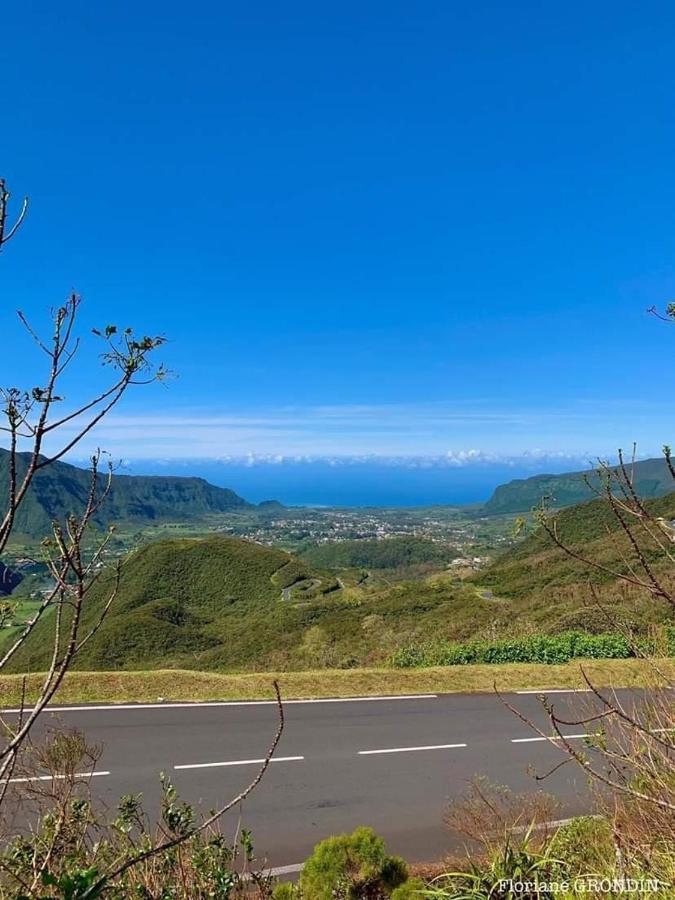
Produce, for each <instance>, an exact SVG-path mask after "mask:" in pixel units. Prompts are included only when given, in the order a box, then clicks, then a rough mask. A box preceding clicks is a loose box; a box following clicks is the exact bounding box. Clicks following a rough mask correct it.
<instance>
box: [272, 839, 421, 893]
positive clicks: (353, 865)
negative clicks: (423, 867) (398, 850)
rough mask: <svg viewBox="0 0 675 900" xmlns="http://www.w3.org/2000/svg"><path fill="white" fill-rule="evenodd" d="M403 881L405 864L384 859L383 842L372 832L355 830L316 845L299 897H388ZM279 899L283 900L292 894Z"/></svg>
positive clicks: (308, 861)
mask: <svg viewBox="0 0 675 900" xmlns="http://www.w3.org/2000/svg"><path fill="white" fill-rule="evenodd" d="M407 877H408V869H407V866H406V864H405V862H404V861H403V860H402V859H400V858H399V857H397V856H388V855H387V853H386V851H385V846H384V841H383V840H382V838H381V837H378V835H376V834H375V832H374V831H373V830H372V828H357V829H356V831H354V832H353V833H352V834H340V835H337V836H336V837H330V838H327V839H326V840H325V841H321V843H320V844H317V846H316V847H315V848H314V851H313V853H312V855H311V856H310V857H309V859H308V860H307V861H306V863H305V866H304V868H303V870H302V874H301V876H300V884H299V888H300V896H301V897H302V900H334V898H335V897H336V896H340V897H344V898H345V900H359V898H375V897H377V896H378V895H381V896H383V897H389V896H391V892H392V891H393V890H394V889H395V888H397V887H398V886H399V885H401V884H403V883H404V882H405V881H406V879H407ZM280 896H281V897H282V898H283V900H287V898H289V897H292V896H293V894H292V893H291V894H288V893H287V894H286V895H285V896H284V895H283V894H282V895H280Z"/></svg>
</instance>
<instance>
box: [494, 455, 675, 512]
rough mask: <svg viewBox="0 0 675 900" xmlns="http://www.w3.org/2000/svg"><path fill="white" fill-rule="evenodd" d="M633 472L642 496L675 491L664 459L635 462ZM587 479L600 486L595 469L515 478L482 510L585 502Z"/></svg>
mask: <svg viewBox="0 0 675 900" xmlns="http://www.w3.org/2000/svg"><path fill="white" fill-rule="evenodd" d="M634 473H635V480H634V486H635V489H636V491H637V492H638V494H639V495H640V496H641V497H645V498H650V497H660V496H661V495H663V494H667V493H669V492H670V491H672V489H673V479H672V478H671V476H670V473H669V471H668V467H667V465H666V461H665V459H664V458H663V457H658V458H656V459H643V460H640V461H639V462H636V463H635V469H634ZM585 476H587V477H588V478H589V479H590V481H591V483H592V484H594V485H595V486H599V485H600V481H599V478H598V476H597V474H596V473H595V472H594V471H593V470H592V469H589V470H587V471H585V472H565V473H564V474H562V475H534V476H533V477H532V478H516V479H514V480H513V481H509V482H508V484H502V485H500V486H499V487H498V488H496V490H495V491H494V493H493V494H492V497H490V499H489V500H488V502H487V503H486V504H485V505H484V506H483V508H482V510H481V511H482V513H483V514H484V515H488V516H493V515H504V514H507V513H508V514H511V513H523V512H528V511H529V510H531V509H532V507H533V506H537V505H538V504H539V503H540V501H541V498H542V497H549V498H550V500H551V505H553V506H572V505H574V504H576V503H584V502H585V501H587V500H589V499H591V497H592V496H593V493H592V491H591V490H590V488H589V487H588V485H587V484H586V481H585V480H584V477H585Z"/></svg>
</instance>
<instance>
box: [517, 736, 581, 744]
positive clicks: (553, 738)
mask: <svg viewBox="0 0 675 900" xmlns="http://www.w3.org/2000/svg"><path fill="white" fill-rule="evenodd" d="M590 737H593V735H592V734H564V735H563V736H562V738H559V737H558V735H557V734H552V735H551V737H531V738H511V743H512V744H532V743H534V742H535V741H553V742H554V743H555V742H556V741H560V740H562V739H563V738H564V739H565V740H566V741H576V740H578V739H579V738H590Z"/></svg>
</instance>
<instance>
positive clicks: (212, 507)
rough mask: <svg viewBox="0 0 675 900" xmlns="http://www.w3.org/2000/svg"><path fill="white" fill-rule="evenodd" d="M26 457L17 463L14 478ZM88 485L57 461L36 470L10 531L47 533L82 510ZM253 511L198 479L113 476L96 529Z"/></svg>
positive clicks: (1, 459) (4, 480)
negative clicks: (58, 523)
mask: <svg viewBox="0 0 675 900" xmlns="http://www.w3.org/2000/svg"><path fill="white" fill-rule="evenodd" d="M26 465H27V456H26V455H20V457H19V460H18V471H19V476H21V474H22V473H23V472H25V469H26ZM8 466H9V453H8V451H7V450H3V449H2V448H0V509H4V508H5V506H6V504H7V497H8V494H7V491H8V488H7V484H8ZM89 486H90V473H89V472H88V471H87V470H86V469H80V468H78V467H77V466H71V465H69V464H68V463H63V462H56V463H53V464H52V465H50V466H47V467H46V468H44V469H42V470H40V471H39V472H38V473H37V475H36V476H35V479H34V480H33V483H32V485H31V488H30V491H29V492H28V494H27V496H26V498H25V500H24V502H23V503H22V504H21V506H20V507H19V511H18V513H17V517H16V523H15V527H14V532H15V534H17V535H24V536H28V537H32V538H37V537H42V536H44V535H45V534H48V533H49V532H50V525H51V522H52V521H53V520H54V519H62V518H63V517H64V516H66V515H68V514H69V513H71V512H74V513H76V514H77V513H79V512H81V511H82V510H83V508H84V506H85V504H86V501H87V495H88V491H89ZM246 508H252V507H251V504H249V503H247V502H246V501H245V500H243V499H242V498H241V497H239V496H238V495H237V494H235V492H234V491H231V490H228V489H227V488H220V487H216V486H215V485H212V484H209V482H208V481H205V480H204V479H202V478H179V477H169V476H144V475H114V476H113V481H112V488H111V491H110V495H109V497H108V498H107V500H106V502H105V503H104V504H103V507H102V508H101V510H100V512H99V514H98V516H97V518H96V524H97V525H99V526H106V525H109V524H111V523H113V522H117V523H122V522H138V523H143V522H146V523H147V522H155V521H161V520H162V519H172V520H181V519H185V520H187V519H196V518H199V517H200V516H204V515H208V514H212V513H223V512H230V511H232V510H237V509H246Z"/></svg>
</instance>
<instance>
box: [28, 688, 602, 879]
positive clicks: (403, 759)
mask: <svg viewBox="0 0 675 900" xmlns="http://www.w3.org/2000/svg"><path fill="white" fill-rule="evenodd" d="M508 699H509V701H510V702H512V703H513V704H514V705H517V706H518V707H519V708H520V709H521V710H522V711H523V712H524V713H525V714H527V715H528V716H531V717H533V718H534V719H536V720H537V721H538V722H540V723H542V724H544V723H545V721H546V719H545V716H544V715H543V712H542V710H541V707H540V704H539V702H538V700H537V697H536V696H533V695H531V694H520V695H515V694H511V695H509V696H508ZM555 702H556V705H557V707H559V708H560V709H568V708H570V707H574V708H575V709H581V708H584V709H587V705H586V704H588V703H589V702H590V700H589V695H588V694H584V693H575V692H570V691H565V692H555ZM285 710H286V728H285V731H284V734H283V737H282V739H281V743H280V745H279V747H278V750H277V753H276V757H275V760H274V762H273V763H272V765H271V766H270V768H269V770H268V772H267V773H266V775H265V777H264V779H263V782H262V783H261V785H260V786H259V787H258V788H257V790H256V791H255V792H254V793H253V794H252V795H251V796H250V797H249V798H248V799H247V800H246V801H245V803H244V804H243V808H242V809H241V811H240V812H237V813H235V812H233V813H231V814H230V816H229V819H227V820H226V827H227V828H231V829H232V832H233V833H234V829H235V828H236V825H237V821H238V819H239V815H241V823H242V825H243V826H244V827H247V828H250V829H252V831H253V834H254V838H255V844H256V849H257V853H258V856H259V857H262V858H266V859H267V861H268V864H269V865H270V866H274V867H277V866H280V867H281V866H289V865H290V866H293V865H294V864H297V863H300V862H301V861H302V860H303V859H304V858H305V857H306V856H307V855H308V854H309V853H310V851H311V849H312V847H313V845H314V844H315V843H316V842H317V841H319V840H321V839H322V838H324V837H326V836H328V835H330V834H336V833H340V832H343V831H349V830H351V829H353V828H354V827H356V826H357V825H371V826H372V827H373V828H375V830H376V831H377V832H379V833H380V834H382V835H383V836H384V837H385V838H386V839H387V843H388V846H389V848H390V850H391V851H392V852H396V853H400V854H402V855H405V857H406V858H407V859H409V860H413V861H423V860H432V859H438V858H439V857H440V856H442V855H443V854H444V853H445V852H447V851H448V850H449V849H451V847H452V844H453V841H452V839H451V838H450V836H449V835H448V832H447V830H446V828H445V827H444V825H443V816H444V813H445V810H446V808H447V806H448V804H449V802H450V801H451V800H452V798H454V797H457V796H459V795H460V794H461V793H462V792H463V791H464V790H465V789H466V787H467V784H468V783H469V781H470V779H471V778H472V776H474V775H476V774H482V775H485V776H487V777H488V778H489V779H490V780H491V781H493V782H495V783H498V784H504V785H509V786H510V787H511V788H513V789H515V790H519V791H522V790H530V791H534V790H537V789H540V788H541V787H542V785H541V784H539V783H537V782H535V781H534V780H533V778H532V775H531V773H530V771H529V770H530V769H531V768H532V767H534V768H535V769H536V770H539V771H545V770H547V769H549V768H550V767H551V765H552V764H554V763H555V762H557V761H559V760H560V759H562V751H561V750H560V749H559V748H557V747H556V746H554V745H552V744H550V743H549V742H547V741H544V740H541V739H540V738H537V736H536V735H535V734H534V733H533V732H532V731H531V730H530V729H528V727H527V726H526V725H524V724H523V723H522V722H520V721H519V720H518V719H517V718H515V717H514V716H513V714H512V713H511V712H510V711H509V710H508V709H506V708H505V707H504V706H503V705H502V703H501V702H500V701H499V699H498V698H497V697H495V696H494V695H492V694H446V695H438V696H436V695H420V696H417V697H396V698H378V699H371V698H368V699H362V700H355V699H351V700H333V701H326V700H320V701H294V702H293V701H291V702H287V703H286V704H285ZM45 718H46V725H47V727H50V726H57V725H58V726H67V727H74V728H77V729H79V730H81V731H83V732H84V733H85V734H86V736H87V739H88V741H89V742H91V743H96V744H100V745H101V746H102V748H103V749H102V755H101V757H100V759H99V761H98V762H97V765H96V770H97V772H98V773H99V774H98V775H97V776H96V777H95V778H93V780H92V788H93V791H94V793H95V795H96V796H97V797H98V798H100V799H101V800H102V801H103V802H104V803H106V804H107V805H109V806H110V807H111V808H114V806H115V803H116V801H117V799H118V798H119V797H120V796H121V795H123V794H128V793H137V792H143V795H144V798H145V802H146V807H147V808H148V810H149V811H150V812H151V813H152V812H153V811H155V810H156V809H157V804H158V799H159V794H160V792H159V780H158V775H159V772H160V771H165V772H167V773H169V774H170V775H171V778H172V779H173V781H174V783H175V785H176V787H177V788H178V790H179V792H180V794H181V796H182V797H183V798H184V799H186V800H188V801H191V802H193V803H196V804H198V806H199V807H201V809H202V810H203V811H205V812H207V811H208V810H210V809H213V808H215V807H217V806H218V805H219V804H220V803H221V802H222V801H223V800H224V799H227V798H229V797H232V796H235V795H236V794H237V793H238V792H239V791H240V790H241V789H242V787H244V786H245V785H246V784H247V783H248V782H249V781H250V780H251V779H252V777H253V775H254V773H255V770H256V765H257V764H258V763H257V762H256V761H259V760H261V759H262V758H264V756H265V753H266V750H267V748H268V746H269V744H270V741H271V738H272V736H273V734H274V732H275V729H276V726H277V711H276V709H275V705H274V704H271V703H254V702H250V703H211V704H208V703H204V704H171V703H165V704H162V705H147V706H144V705H138V706H117V707H111V706H108V707H105V706H91V707H71V708H64V707H59V708H54V709H53V710H51V711H50V713H49V714H48V716H46V717H45ZM43 727H44V725H43ZM579 730H580V729H578V728H577V729H573V728H570V729H568V731H569V732H570V733H573V732H574V731H577V732H578V731H579ZM543 787H544V789H545V790H546V791H547V792H549V793H553V794H555V795H556V796H557V797H559V798H560V800H561V801H562V803H563V807H562V809H561V813H560V815H561V816H567V815H574V814H577V813H579V812H583V811H585V810H587V809H588V794H587V785H586V780H585V778H584V776H583V773H581V772H580V771H579V770H578V769H576V768H575V767H573V766H572V765H568V766H564V767H563V768H562V769H561V770H559V771H558V772H557V773H556V774H555V775H553V776H552V777H551V778H550V779H548V780H547V781H546V782H544V784H543Z"/></svg>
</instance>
